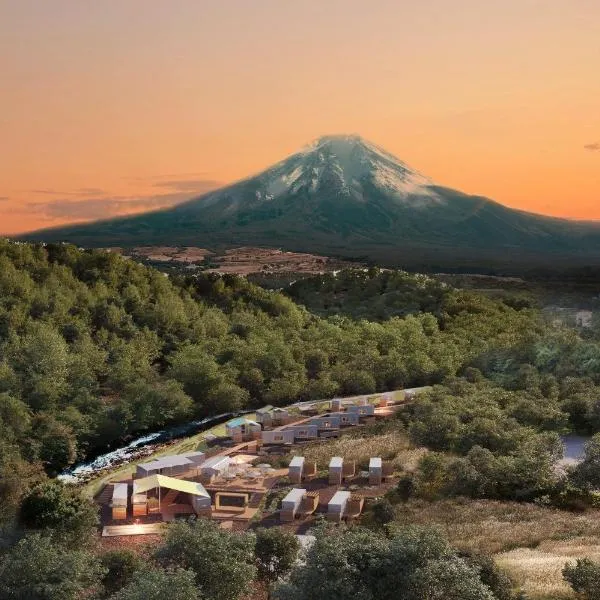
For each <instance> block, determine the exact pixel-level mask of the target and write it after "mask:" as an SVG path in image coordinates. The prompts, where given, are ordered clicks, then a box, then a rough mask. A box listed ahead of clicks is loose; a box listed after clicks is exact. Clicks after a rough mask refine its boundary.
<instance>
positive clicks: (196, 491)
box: [133, 475, 210, 498]
mask: <svg viewBox="0 0 600 600" xmlns="http://www.w3.org/2000/svg"><path fill="white" fill-rule="evenodd" d="M157 487H161V488H167V489H169V490H177V491H178V492H185V493H187V494H192V495H193V496H203V497H204V498H210V494H209V493H208V492H207V491H206V489H205V488H204V486H203V485H202V484H201V483H197V482H195V481H186V480H185V479H177V478H175V477H167V476H166V475H150V476H149V477H142V479H136V480H135V481H134V482H133V493H134V494H136V495H137V494H142V493H143V492H147V491H148V490H153V489H155V488H157Z"/></svg>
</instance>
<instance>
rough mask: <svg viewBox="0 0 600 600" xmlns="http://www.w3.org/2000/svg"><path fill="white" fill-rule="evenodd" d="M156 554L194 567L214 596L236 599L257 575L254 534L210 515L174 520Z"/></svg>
mask: <svg viewBox="0 0 600 600" xmlns="http://www.w3.org/2000/svg"><path fill="white" fill-rule="evenodd" d="M156 556H157V559H158V560H159V561H160V562H161V563H162V564H164V565H166V566H172V567H183V568H184V569H189V570H191V571H193V572H194V573H195V575H196V584H197V586H198V588H199V589H200V592H201V593H202V594H203V595H205V596H206V597H208V598H210V599H211V600H236V599H237V598H239V597H240V596H241V595H242V594H243V593H245V592H246V591H247V590H248V585H249V584H250V582H251V581H252V580H253V579H254V577H255V576H256V567H255V566H254V538H253V536H252V535H249V534H247V535H238V534H236V533H231V532H228V531H224V530H222V529H220V528H219V526H218V524H217V523H215V522H213V521H209V520H207V519H198V520H196V521H192V522H185V523H173V524H171V525H170V526H169V528H168V530H167V534H166V536H165V540H164V542H163V545H162V546H161V547H160V548H159V549H158V551H157V554H156Z"/></svg>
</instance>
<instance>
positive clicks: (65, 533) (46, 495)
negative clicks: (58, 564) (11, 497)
mask: <svg viewBox="0 0 600 600" xmlns="http://www.w3.org/2000/svg"><path fill="white" fill-rule="evenodd" d="M19 517H20V522H21V524H22V525H23V526H24V527H26V528H28V529H42V530H46V529H51V530H53V531H55V532H57V533H58V534H59V537H60V539H67V540H68V541H69V543H70V544H71V545H75V546H77V545H81V544H85V543H86V542H87V541H88V540H89V536H90V535H91V533H92V532H93V530H94V528H95V527H96V526H97V524H98V509H97V507H96V505H95V504H94V503H93V502H92V501H91V500H89V499H87V498H85V497H84V496H83V495H82V493H81V491H80V490H79V489H77V488H74V487H69V486H66V485H64V484H62V483H61V482H60V481H56V480H52V481H46V482H43V483H41V484H39V485H37V486H36V487H34V488H33V489H32V490H31V491H30V492H29V493H28V494H27V495H26V496H25V497H24V498H23V502H22V504H21V510H20V514H19Z"/></svg>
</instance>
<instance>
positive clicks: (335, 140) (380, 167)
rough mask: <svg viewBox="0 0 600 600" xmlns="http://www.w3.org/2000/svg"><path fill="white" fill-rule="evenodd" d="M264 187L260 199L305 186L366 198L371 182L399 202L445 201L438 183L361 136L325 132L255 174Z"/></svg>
mask: <svg viewBox="0 0 600 600" xmlns="http://www.w3.org/2000/svg"><path fill="white" fill-rule="evenodd" d="M256 179H257V180H258V181H259V182H260V184H261V187H263V188H264V191H262V192H261V191H258V192H256V195H257V199H264V200H274V199H276V198H278V197H280V196H284V195H288V194H295V193H297V192H299V191H300V190H302V189H304V190H307V191H308V192H310V193H318V192H319V191H323V190H327V191H331V190H332V189H335V190H336V191H337V192H338V193H340V194H343V195H347V196H349V197H352V198H353V199H355V200H359V201H365V200H366V198H367V195H368V194H367V193H366V192H367V189H366V186H368V185H371V186H374V187H375V188H377V189H378V190H379V191H381V192H384V193H386V194H389V195H390V196H392V197H393V198H394V199H396V200H398V201H406V200H407V199H408V198H409V197H410V199H411V203H415V204H430V203H436V204H437V203H441V202H443V200H442V199H441V198H440V197H439V196H438V195H437V194H436V192H435V191H434V190H433V189H432V187H430V186H433V185H434V183H433V181H431V180H430V179H429V178H427V177H425V176H424V175H422V174H421V173H419V172H417V171H415V170H414V169H412V168H410V167H409V166H408V165H406V164H405V163H403V162H402V161H400V160H399V159H398V158H396V157H395V156H393V155H391V154H389V153H388V152H386V151H385V150H383V149H381V148H379V147H377V146H375V145H374V144H372V143H370V142H368V141H366V140H364V139H362V138H361V137H360V136H357V135H332V136H325V137H321V138H319V139H318V140H316V141H315V142H313V143H312V144H309V145H308V146H306V147H305V148H303V149H302V150H301V151H300V152H297V153H296V154H293V155H292V156H290V157H288V158H286V159H285V160H283V161H281V162H279V163H277V164H276V165H275V166H273V167H271V168H270V169H268V170H266V171H264V172H263V173H261V174H259V175H258V176H256Z"/></svg>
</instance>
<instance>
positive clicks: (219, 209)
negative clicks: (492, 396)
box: [22, 135, 600, 266]
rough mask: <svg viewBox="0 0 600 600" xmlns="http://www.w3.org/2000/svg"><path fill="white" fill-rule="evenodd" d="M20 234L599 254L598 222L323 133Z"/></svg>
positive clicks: (469, 255)
mask: <svg viewBox="0 0 600 600" xmlns="http://www.w3.org/2000/svg"><path fill="white" fill-rule="evenodd" d="M22 239H24V240H28V241H47V242H50V241H59V240H65V241H70V242H73V243H76V244H79V245H81V246H90V247H97V246H124V247H128V246H137V245H146V246H148V245H158V244H161V245H165V244H166V245H170V246H174V245H177V246H202V247H209V248H226V247H237V246H243V245H254V246H269V247H284V248H286V249H289V250H295V251H304V252H318V253H321V254H333V255H338V256H343V257H350V258H365V259H372V260H374V261H377V262H379V263H381V264H389V265H405V266H406V265H411V264H423V263H424V262H428V263H430V264H432V265H437V264H439V265H440V266H444V265H446V264H448V263H449V262H453V263H465V264H477V263H482V264H483V263H490V262H493V263H497V264H503V263H510V262H522V261H530V262H538V263H547V262H552V263H554V262H555V261H557V260H562V261H578V262H589V261H592V262H598V263H600V224H596V223H588V222H577V221H568V220H565V219H556V218H550V217H545V216H541V215H535V214H531V213H526V212H523V211H519V210H514V209H510V208H508V207H506V206H503V205H501V204H498V203H497V202H494V201H492V200H489V199H487V198H483V197H479V196H469V195H466V194H463V193H461V192H458V191H456V190H452V189H449V188H446V187H443V186H441V185H439V184H437V183H435V182H433V181H431V180H430V179H428V178H427V177H425V176H424V175H422V174H420V173H418V172H417V171H415V170H414V169H412V168H410V167H409V166H408V165H406V164H405V163H403V162H402V161H400V160H399V159H397V158H396V157H394V156H393V155H391V154H389V153H388V152H386V151H385V150H383V149H381V148H379V147H377V146H375V145H374V144H371V143H370V142H368V141H366V140H364V139H362V138H361V137H359V136H355V135H339V136H326V137H322V138H320V139H318V140H317V141H315V142H314V143H312V144H310V145H309V146H307V147H306V148H304V149H302V150H301V151H300V152H297V153H296V154H293V155H292V156H290V157H288V158H286V159H285V160H283V161H281V162H279V163H277V164H276V165H274V166H272V167H270V168H268V169H267V170H265V171H263V172H262V173H259V174H258V175H255V176H253V177H249V178H247V179H244V180H242V181H239V182H237V183H234V184H232V185H229V186H227V187H225V188H222V189H220V190H217V191H213V192H210V193H208V194H205V195H203V196H200V197H199V198H195V199H192V200H190V201H188V202H185V203H183V204H180V205H178V206H176V207H173V208H169V209H166V210H160V211H154V212H149V213H145V214H141V215H136V216H131V217H126V218H118V219H112V220H108V221H101V222H96V223H90V224H85V225H74V226H69V227H62V228H56V229H48V230H42V231H38V232H34V233H31V234H27V235H25V236H23V237H22Z"/></svg>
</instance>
